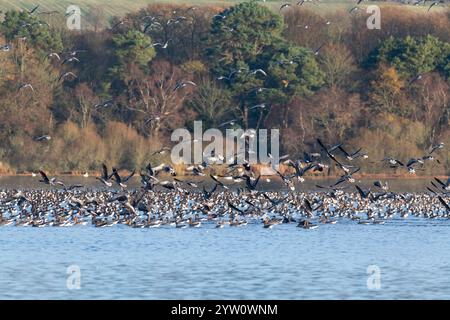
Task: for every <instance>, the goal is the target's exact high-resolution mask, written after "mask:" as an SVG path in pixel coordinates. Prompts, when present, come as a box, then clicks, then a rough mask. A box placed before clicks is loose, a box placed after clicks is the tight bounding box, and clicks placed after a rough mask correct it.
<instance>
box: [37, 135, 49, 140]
mask: <svg viewBox="0 0 450 320" xmlns="http://www.w3.org/2000/svg"><path fill="white" fill-rule="evenodd" d="M51 139H52V137H50V136H49V135H43V136H39V137H35V138H34V141H49V140H51Z"/></svg>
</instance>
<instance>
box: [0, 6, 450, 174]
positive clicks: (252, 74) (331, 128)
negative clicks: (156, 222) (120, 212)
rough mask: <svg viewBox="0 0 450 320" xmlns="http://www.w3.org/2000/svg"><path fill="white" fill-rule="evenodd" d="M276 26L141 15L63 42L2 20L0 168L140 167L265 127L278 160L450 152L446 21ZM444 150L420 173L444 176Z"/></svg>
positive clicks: (327, 18) (42, 25)
mask: <svg viewBox="0 0 450 320" xmlns="http://www.w3.org/2000/svg"><path fill="white" fill-rule="evenodd" d="M282 14H283V15H280V13H279V12H274V11H271V10H270V9H268V8H266V7H265V6H263V5H261V4H257V3H255V2H246V3H241V4H237V5H235V6H233V7H230V8H221V7H215V6H208V5H202V6H197V7H192V6H184V5H169V4H153V5H149V6H148V7H147V8H144V9H142V10H140V11H139V12H135V13H130V14H128V15H126V16H124V17H116V18H113V19H112V21H111V22H110V25H111V26H110V28H108V29H97V30H84V31H69V30H67V29H66V28H63V27H56V25H57V24H56V23H54V21H55V20H57V18H56V17H54V16H53V15H49V14H39V12H34V13H29V12H18V11H8V12H6V13H5V14H4V16H3V21H2V23H1V27H0V48H1V49H0V128H1V130H0V162H1V166H2V169H1V170H3V171H5V172H21V171H35V170H37V169H38V168H45V169H46V170H52V171H74V170H77V171H84V170H93V169H97V168H98V167H99V165H100V163H101V162H103V161H105V160H107V161H108V163H110V164H111V165H115V166H118V167H121V168H129V169H131V168H135V167H140V166H142V165H143V163H144V162H146V161H148V160H154V161H160V160H164V159H161V157H162V156H161V155H159V154H154V152H155V151H156V150H158V149H160V148H161V147H162V146H164V145H170V134H171V132H172V130H173V129H175V128H179V127H187V128H191V127H192V123H193V121H194V120H203V121H204V127H205V128H207V127H218V126H219V125H220V124H222V123H225V122H228V121H230V120H236V121H235V123H233V125H234V126H235V127H243V128H278V129H280V130H281V140H282V141H281V142H282V152H283V153H289V154H290V155H291V156H292V157H295V156H301V155H302V153H303V151H312V150H318V148H317V145H316V142H315V141H316V138H320V139H322V140H323V141H327V142H328V143H329V144H330V145H331V144H333V143H337V142H343V143H344V144H345V145H346V146H347V147H348V149H353V148H354V149H356V148H358V147H362V148H363V149H364V150H365V151H366V152H367V153H368V154H369V156H370V159H371V161H372V162H373V163H372V164H371V165H368V166H367V167H366V168H365V172H379V171H380V170H381V169H382V167H381V164H377V163H379V161H378V160H381V159H383V158H384V157H386V156H392V157H396V158H399V159H402V160H404V161H407V160H408V159H409V158H418V157H422V156H424V155H426V154H427V150H428V149H429V147H430V146H431V145H432V144H435V143H439V142H444V143H445V144H446V146H449V145H450V126H449V124H450V104H449V99H450V82H449V81H450V32H449V30H450V13H449V12H442V11H440V12H430V13H427V14H426V13H418V12H415V11H413V10H408V9H406V8H404V7H402V8H401V10H400V9H399V7H389V6H384V7H382V10H381V14H382V25H381V29H380V30H370V29H368V28H367V27H366V19H367V17H368V14H365V12H364V10H361V11H360V12H357V13H353V14H349V13H348V12H346V11H336V12H332V13H317V12H315V11H311V10H308V9H306V8H304V7H301V8H289V9H288V10H283V11H282ZM61 19H65V18H64V17H61ZM49 21H51V22H52V23H50V22H49ZM190 81H192V82H193V83H195V84H196V85H193V84H191V82H190ZM255 106H257V107H255ZM225 128H226V127H223V129H225ZM44 135H48V136H50V137H51V139H50V140H47V139H43V141H36V138H37V137H41V136H44ZM448 150H449V148H446V149H443V150H439V151H438V152H436V154H435V156H436V158H438V159H439V160H440V164H439V163H436V162H434V163H433V164H431V165H427V166H425V168H426V171H428V173H429V172H431V171H432V172H435V173H445V172H448V170H449V168H450V159H449V158H450V157H449V155H450V154H449V151H448Z"/></svg>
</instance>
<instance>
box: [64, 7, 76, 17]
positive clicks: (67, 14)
mask: <svg viewBox="0 0 450 320" xmlns="http://www.w3.org/2000/svg"><path fill="white" fill-rule="evenodd" d="M75 12H77V11H76V10H75V9H72V10H70V11H67V12H66V13H65V14H64V17H66V18H68V17H70V16H72V15H74V14H75Z"/></svg>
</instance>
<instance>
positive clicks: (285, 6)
mask: <svg viewBox="0 0 450 320" xmlns="http://www.w3.org/2000/svg"><path fill="white" fill-rule="evenodd" d="M287 7H291V4H290V3H284V4H282V5H281V7H280V10H279V11H280V12H281V10H283V9H284V8H287Z"/></svg>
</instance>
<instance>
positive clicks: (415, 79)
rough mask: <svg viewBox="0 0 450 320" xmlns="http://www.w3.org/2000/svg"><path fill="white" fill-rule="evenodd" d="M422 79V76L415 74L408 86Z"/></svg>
mask: <svg viewBox="0 0 450 320" xmlns="http://www.w3.org/2000/svg"><path fill="white" fill-rule="evenodd" d="M422 77H423V75H422V74H420V73H419V74H417V75H416V76H415V77H414V78H412V79H411V80H410V81H409V82H408V85H412V84H413V83H414V82H416V81H419V80H421V79H422Z"/></svg>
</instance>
